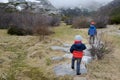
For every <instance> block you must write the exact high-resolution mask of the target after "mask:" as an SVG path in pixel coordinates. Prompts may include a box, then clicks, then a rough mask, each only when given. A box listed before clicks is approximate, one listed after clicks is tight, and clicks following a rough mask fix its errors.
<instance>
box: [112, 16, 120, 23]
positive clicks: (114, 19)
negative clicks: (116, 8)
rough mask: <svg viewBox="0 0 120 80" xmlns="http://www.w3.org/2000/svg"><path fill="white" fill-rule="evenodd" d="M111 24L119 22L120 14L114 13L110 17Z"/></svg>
mask: <svg viewBox="0 0 120 80" xmlns="http://www.w3.org/2000/svg"><path fill="white" fill-rule="evenodd" d="M110 23H111V24H120V14H118V15H114V16H112V17H111V19H110Z"/></svg>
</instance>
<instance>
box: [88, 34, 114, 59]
mask: <svg viewBox="0 0 120 80" xmlns="http://www.w3.org/2000/svg"><path fill="white" fill-rule="evenodd" d="M112 50H113V40H112V39H111V38H110V37H108V36H107V35H105V34H104V33H101V34H100V35H99V38H98V39H97V41H96V44H93V45H92V48H91V49H90V52H91V55H92V57H93V58H95V57H97V59H98V60H101V59H103V58H104V56H105V55H106V54H108V53H110V52H112Z"/></svg>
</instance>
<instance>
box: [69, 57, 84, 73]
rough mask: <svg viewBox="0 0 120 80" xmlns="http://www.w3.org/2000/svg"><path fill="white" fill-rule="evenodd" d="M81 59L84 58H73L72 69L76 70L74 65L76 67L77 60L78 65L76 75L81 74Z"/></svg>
mask: <svg viewBox="0 0 120 80" xmlns="http://www.w3.org/2000/svg"><path fill="white" fill-rule="evenodd" d="M81 59H82V58H74V57H73V58H72V65H71V67H72V68H74V65H75V60H77V63H76V73H80V63H81Z"/></svg>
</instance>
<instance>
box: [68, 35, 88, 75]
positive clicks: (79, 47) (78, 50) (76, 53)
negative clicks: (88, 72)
mask: <svg viewBox="0 0 120 80" xmlns="http://www.w3.org/2000/svg"><path fill="white" fill-rule="evenodd" d="M85 49H86V46H85V44H83V43H82V37H81V36H80V35H76V36H75V41H74V44H73V45H72V46H71V48H70V52H71V53H72V54H73V57H72V65H71V68H72V69H74V63H75V60H77V64H76V74H77V75H80V74H81V73H80V63H81V60H82V57H83V50H85Z"/></svg>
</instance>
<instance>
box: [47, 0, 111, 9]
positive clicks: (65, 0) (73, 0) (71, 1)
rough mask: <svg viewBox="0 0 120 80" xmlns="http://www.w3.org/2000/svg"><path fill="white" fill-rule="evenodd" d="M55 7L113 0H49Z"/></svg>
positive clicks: (103, 2) (102, 2) (104, 2)
mask: <svg viewBox="0 0 120 80" xmlns="http://www.w3.org/2000/svg"><path fill="white" fill-rule="evenodd" d="M49 1H50V2H51V3H52V4H53V5H54V6H55V7H57V8H60V7H76V6H78V5H80V4H83V5H89V3H92V2H99V3H100V4H106V3H108V2H110V1H113V0H49Z"/></svg>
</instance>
